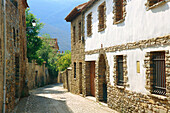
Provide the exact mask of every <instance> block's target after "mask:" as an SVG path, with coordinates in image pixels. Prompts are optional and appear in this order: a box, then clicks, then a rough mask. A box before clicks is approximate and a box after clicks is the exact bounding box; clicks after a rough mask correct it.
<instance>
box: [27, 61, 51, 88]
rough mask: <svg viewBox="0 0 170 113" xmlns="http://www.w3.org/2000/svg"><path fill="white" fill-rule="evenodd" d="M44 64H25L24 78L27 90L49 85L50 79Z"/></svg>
mask: <svg viewBox="0 0 170 113" xmlns="http://www.w3.org/2000/svg"><path fill="white" fill-rule="evenodd" d="M45 64H46V62H43V64H42V65H38V64H37V63H36V62H35V61H32V63H27V74H26V78H27V81H28V88H29V90H31V89H34V88H37V87H42V86H45V85H47V84H49V82H50V78H49V73H48V68H47V67H45Z"/></svg>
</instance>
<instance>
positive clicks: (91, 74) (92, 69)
mask: <svg viewBox="0 0 170 113" xmlns="http://www.w3.org/2000/svg"><path fill="white" fill-rule="evenodd" d="M90 83H91V84H90V85H91V95H92V96H95V62H91V65H90Z"/></svg>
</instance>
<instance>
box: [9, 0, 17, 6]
mask: <svg viewBox="0 0 170 113" xmlns="http://www.w3.org/2000/svg"><path fill="white" fill-rule="evenodd" d="M10 1H11V2H12V4H13V5H14V6H15V7H16V8H18V2H17V1H16V0H10Z"/></svg>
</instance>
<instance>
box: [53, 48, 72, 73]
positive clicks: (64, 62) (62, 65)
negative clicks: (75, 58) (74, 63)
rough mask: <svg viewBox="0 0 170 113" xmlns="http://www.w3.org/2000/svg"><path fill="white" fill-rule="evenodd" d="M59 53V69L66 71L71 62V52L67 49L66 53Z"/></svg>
mask: <svg viewBox="0 0 170 113" xmlns="http://www.w3.org/2000/svg"><path fill="white" fill-rule="evenodd" d="M59 55H60V56H58V58H57V61H56V65H57V71H64V70H65V69H67V68H68V67H69V66H70V64H71V52H70V51H66V52H65V53H63V54H59Z"/></svg>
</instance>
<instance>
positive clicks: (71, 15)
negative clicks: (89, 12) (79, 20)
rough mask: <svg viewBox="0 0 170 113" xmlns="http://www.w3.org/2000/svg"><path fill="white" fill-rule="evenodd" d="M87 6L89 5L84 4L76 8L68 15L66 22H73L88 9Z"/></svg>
mask: <svg viewBox="0 0 170 113" xmlns="http://www.w3.org/2000/svg"><path fill="white" fill-rule="evenodd" d="M87 4H88V2H86V3H83V4H81V5H79V6H77V7H75V8H74V9H73V10H72V11H71V12H70V13H69V14H68V15H67V17H66V18H65V20H66V21H67V22H71V21H72V20H73V19H74V18H76V17H77V16H78V15H79V14H80V13H81V11H82V10H83V9H84V8H85V7H86V5H87Z"/></svg>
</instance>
